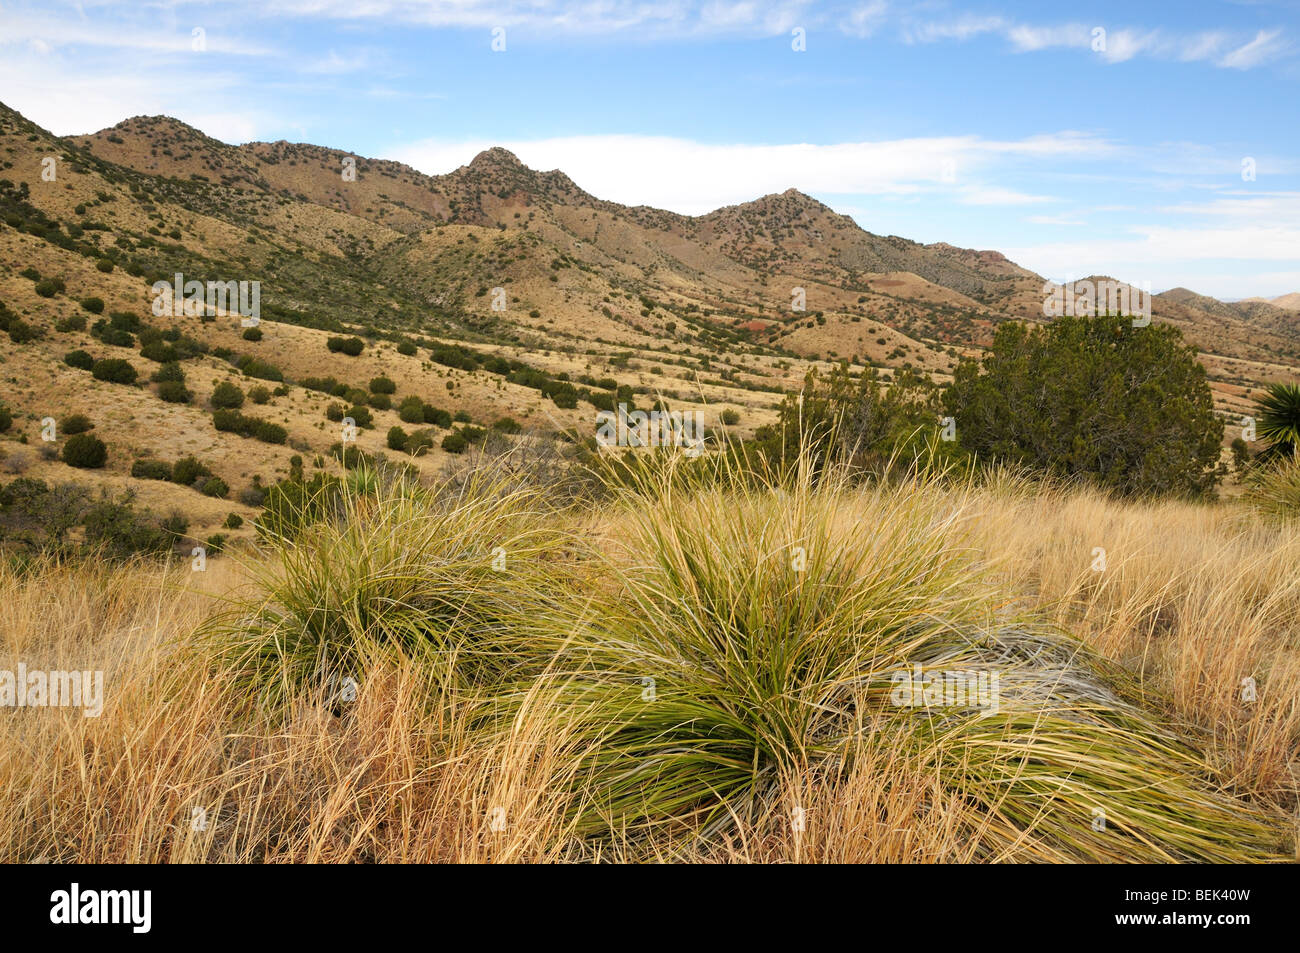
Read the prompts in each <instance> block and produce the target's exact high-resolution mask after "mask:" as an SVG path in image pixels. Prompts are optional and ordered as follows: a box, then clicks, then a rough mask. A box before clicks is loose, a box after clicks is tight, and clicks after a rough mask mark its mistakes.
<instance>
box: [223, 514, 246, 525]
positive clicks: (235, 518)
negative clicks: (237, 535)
mask: <svg viewBox="0 0 1300 953" xmlns="http://www.w3.org/2000/svg"><path fill="white" fill-rule="evenodd" d="M222 525H223V526H225V527H226V529H239V527H241V526H243V525H244V518H243V517H242V516H240V515H239V514H238V513H227V514H226V521H225V522H224V523H223V524H222Z"/></svg>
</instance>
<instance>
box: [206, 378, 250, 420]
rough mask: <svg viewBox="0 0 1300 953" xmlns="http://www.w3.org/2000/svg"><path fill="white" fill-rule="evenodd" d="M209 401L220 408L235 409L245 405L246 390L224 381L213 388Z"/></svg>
mask: <svg viewBox="0 0 1300 953" xmlns="http://www.w3.org/2000/svg"><path fill="white" fill-rule="evenodd" d="M209 402H210V403H211V404H212V406H213V407H215V408H217V409H218V410H233V409H235V408H238V407H243V406H244V392H243V391H242V390H240V389H239V388H238V387H236V386H235V385H234V384H232V383H230V381H222V382H221V383H220V384H218V385H217V386H216V387H214V388H213V389H212V397H211V399H210V401H209ZM218 429H220V428H218Z"/></svg>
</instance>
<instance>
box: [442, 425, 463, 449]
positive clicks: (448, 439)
mask: <svg viewBox="0 0 1300 953" xmlns="http://www.w3.org/2000/svg"><path fill="white" fill-rule="evenodd" d="M468 446H469V441H467V440H466V439H465V438H464V437H462V436H461V435H460V434H459V433H457V432H456V431H454V430H453V431H452V432H451V433H449V434H447V436H445V437H443V438H442V449H444V450H446V451H447V452H448V453H464V452H465V448H466V447H468Z"/></svg>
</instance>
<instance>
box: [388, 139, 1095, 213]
mask: <svg viewBox="0 0 1300 953" xmlns="http://www.w3.org/2000/svg"><path fill="white" fill-rule="evenodd" d="M1063 139H1064V143H1061V144H1056V143H1053V137H1051V136H1035V137H1032V138H1029V139H1025V140H1020V141H991V140H983V139H980V138H978V137H974V136H966V137H945V138H933V139H900V140H894V141H888V142H855V143H837V144H832V145H812V144H807V143H797V144H788V145H749V144H730V145H713V144H707V143H699V142H693V141H690V140H686V139H676V138H670V137H656V136H632V135H611V136H569V137H560V138H553V139H540V140H529V141H514V142H511V141H506V142H488V141H479V142H455V143H453V142H441V141H437V140H427V141H424V142H417V143H413V144H411V145H410V146H407V147H404V148H400V149H397V150H395V151H394V152H393V153H392V155H391V156H390V158H395V159H399V160H401V161H403V162H406V163H408V164H410V165H412V166H414V167H415V168H417V169H420V170H421V171H423V172H428V173H432V174H437V173H443V172H449V171H451V170H452V169H454V168H456V167H457V166H459V165H463V164H465V163H467V162H468V161H469V160H470V159H472V158H473V157H474V155H475V154H477V153H478V152H479V151H481V150H483V149H485V148H487V147H489V146H492V145H503V146H505V147H506V148H507V149H510V150H511V151H512V152H514V153H515V154H516V155H518V156H519V158H520V160H521V161H523V162H524V163H525V164H526V165H529V166H531V167H532V168H535V169H557V168H558V169H562V170H563V171H565V172H566V173H568V174H569V175H570V176H571V177H572V178H573V180H574V181H575V182H577V184H578V185H579V186H581V187H582V188H584V189H586V190H587V191H588V192H590V193H592V194H593V195H596V196H598V197H600V198H603V199H610V200H612V201H615V202H621V203H623V204H627V205H653V206H655V207H657V208H665V209H670V210H673V211H676V212H681V213H683V214H688V215H698V214H702V213H704V212H709V211H712V210H713V209H715V208H718V207H720V206H723V205H731V204H736V203H739V202H747V201H749V200H751V199H753V198H756V197H757V196H760V195H766V194H771V193H773V192H783V191H785V190H786V189H788V188H797V189H799V190H800V191H803V192H807V193H810V194H814V195H815V194H823V195H843V194H862V195H915V194H919V193H923V192H929V193H935V194H942V193H946V192H951V193H952V194H953V196H954V200H955V201H959V202H962V203H963V204H968V205H1023V204H1026V203H1031V202H1041V201H1045V200H1046V199H1045V197H1043V196H1036V195H1028V194H1026V193H1024V192H1021V191H1018V190H1014V189H1011V188H1007V187H1005V186H1002V185H999V184H998V183H997V182H995V181H991V180H990V179H991V175H992V171H993V169H994V168H995V167H996V166H997V165H999V164H1000V163H1002V162H1005V161H1006V160H1008V159H1032V158H1035V157H1041V156H1044V155H1049V156H1050V155H1056V154H1058V153H1059V152H1061V151H1069V152H1070V153H1071V154H1073V155H1075V156H1076V157H1079V158H1086V157H1087V156H1089V155H1090V154H1101V153H1102V152H1104V150H1105V148H1106V144H1105V143H1098V142H1095V141H1094V140H1091V139H1089V138H1088V137H1086V136H1083V135H1081V134H1079V133H1066V134H1063ZM1093 147H1096V148H1097V149H1098V150H1100V151H1098V152H1094V151H1093Z"/></svg>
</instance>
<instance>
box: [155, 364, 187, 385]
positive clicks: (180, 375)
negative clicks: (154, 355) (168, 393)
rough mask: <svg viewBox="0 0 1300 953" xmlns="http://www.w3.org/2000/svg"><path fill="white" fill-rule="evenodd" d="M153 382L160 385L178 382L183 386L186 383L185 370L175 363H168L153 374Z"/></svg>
mask: <svg viewBox="0 0 1300 953" xmlns="http://www.w3.org/2000/svg"><path fill="white" fill-rule="evenodd" d="M153 380H154V381H155V382H156V383H159V384H161V383H163V382H164V381H176V382H178V383H181V384H183V383H185V369H184V368H182V367H181V366H180V364H178V363H177V362H175V361H168V362H167V363H166V364H164V365H163V366H162V367H160V368H158V370H156V371H154V372H153Z"/></svg>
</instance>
